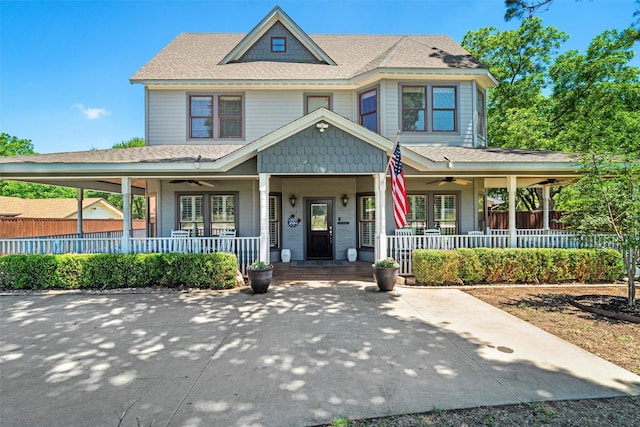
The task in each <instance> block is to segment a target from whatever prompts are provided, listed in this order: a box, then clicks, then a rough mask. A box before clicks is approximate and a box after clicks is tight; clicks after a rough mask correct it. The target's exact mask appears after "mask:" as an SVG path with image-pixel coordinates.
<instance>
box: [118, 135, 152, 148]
mask: <svg viewBox="0 0 640 427" xmlns="http://www.w3.org/2000/svg"><path fill="white" fill-rule="evenodd" d="M133 147H144V138H140V137H138V136H136V137H133V138H131V139H128V140H126V141H122V142H119V143H117V144H113V146H112V147H111V148H133Z"/></svg>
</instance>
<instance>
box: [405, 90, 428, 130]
mask: <svg viewBox="0 0 640 427" xmlns="http://www.w3.org/2000/svg"><path fill="white" fill-rule="evenodd" d="M426 116H427V94H426V88H425V87H424V86H403V87H402V130H403V131H410V132H420V131H425V130H427V124H426V122H425V118H426Z"/></svg>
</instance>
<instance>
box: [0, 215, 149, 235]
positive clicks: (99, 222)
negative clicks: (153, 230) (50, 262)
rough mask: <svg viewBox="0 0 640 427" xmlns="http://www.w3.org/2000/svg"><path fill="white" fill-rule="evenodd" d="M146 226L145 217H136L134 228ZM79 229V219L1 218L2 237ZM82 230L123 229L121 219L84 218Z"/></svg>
mask: <svg viewBox="0 0 640 427" xmlns="http://www.w3.org/2000/svg"><path fill="white" fill-rule="evenodd" d="M144 228H145V220H144V219H134V220H133V229H134V230H139V229H144ZM77 231H78V220H77V219H59V218H0V238H1V239H11V238H14V237H36V236H58V235H62V234H75V233H76V232H77ZM82 231H83V232H85V233H95V232H103V231H122V220H121V219H83V220H82Z"/></svg>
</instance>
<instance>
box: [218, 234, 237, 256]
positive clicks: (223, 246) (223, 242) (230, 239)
mask: <svg viewBox="0 0 640 427" xmlns="http://www.w3.org/2000/svg"><path fill="white" fill-rule="evenodd" d="M218 237H220V243H219V245H218V251H219V252H229V253H234V252H235V250H236V244H235V237H236V230H222V231H220V234H218Z"/></svg>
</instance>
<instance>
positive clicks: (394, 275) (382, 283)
mask: <svg viewBox="0 0 640 427" xmlns="http://www.w3.org/2000/svg"><path fill="white" fill-rule="evenodd" d="M399 271H400V264H398V263H397V262H396V260H394V259H393V258H385V259H381V260H379V261H376V263H375V264H373V277H374V278H375V279H376V283H377V284H378V288H379V289H380V291H382V292H388V291H392V290H393V287H394V286H395V285H396V281H397V280H398V272H399Z"/></svg>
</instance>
